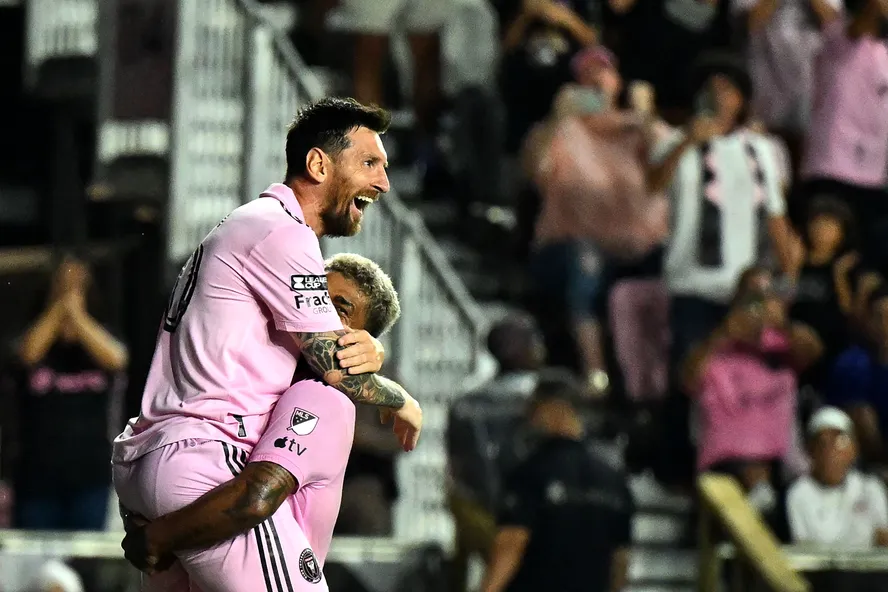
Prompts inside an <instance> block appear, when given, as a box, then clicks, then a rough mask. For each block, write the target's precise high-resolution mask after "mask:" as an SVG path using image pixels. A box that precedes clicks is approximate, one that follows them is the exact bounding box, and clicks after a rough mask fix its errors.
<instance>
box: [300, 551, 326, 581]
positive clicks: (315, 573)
mask: <svg viewBox="0 0 888 592" xmlns="http://www.w3.org/2000/svg"><path fill="white" fill-rule="evenodd" d="M299 573H301V574H302V577H303V578H305V581H306V582H308V583H310V584H317V583H318V582H320V581H321V566H320V565H318V560H317V559H316V558H315V555H314V553H312V551H311V549H303V550H302V553H301V554H300V555H299Z"/></svg>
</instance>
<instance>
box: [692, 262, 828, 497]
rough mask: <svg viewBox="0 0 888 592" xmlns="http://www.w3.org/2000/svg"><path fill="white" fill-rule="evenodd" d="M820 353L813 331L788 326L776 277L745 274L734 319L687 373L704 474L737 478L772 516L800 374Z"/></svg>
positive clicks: (695, 353) (697, 353) (700, 349)
mask: <svg viewBox="0 0 888 592" xmlns="http://www.w3.org/2000/svg"><path fill="white" fill-rule="evenodd" d="M821 350H822V345H821V344H820V342H819V340H818V339H817V336H816V335H815V334H814V332H813V331H812V330H811V329H810V328H808V327H806V326H804V325H802V324H800V323H791V322H789V321H788V319H787V316H786V314H785V306H784V303H783V302H782V300H781V299H780V298H779V295H778V294H777V293H776V292H775V291H774V289H773V287H772V284H771V277H770V274H769V273H768V272H767V271H766V270H763V269H759V268H752V269H750V270H748V271H746V272H745V273H744V274H743V275H742V276H741V280H740V285H739V287H738V290H737V293H736V295H735V297H734V300H733V302H732V303H731V306H730V309H729V312H728V315H727V318H726V319H725V321H724V322H723V323H722V324H721V325H720V326H719V327H718V328H717V329H716V330H715V331H714V332H713V333H712V335H710V337H709V339H707V340H706V341H705V342H703V343H702V344H700V345H698V346H697V347H696V348H695V349H694V350H692V353H691V354H690V355H689V357H688V361H687V364H686V365H685V368H684V388H685V390H686V392H688V393H690V394H691V396H692V397H694V399H695V403H696V407H697V410H698V411H699V426H698V427H699V441H698V456H697V469H698V470H699V471H709V470H718V471H724V472H729V473H733V474H736V475H737V476H738V477H739V478H740V481H741V482H742V483H743V484H744V486H745V487H746V488H747V490H748V491H749V497H750V501H751V502H752V503H753V504H754V505H755V506H757V507H758V508H759V509H760V510H762V511H769V510H772V509H773V508H774V506H775V504H776V501H777V496H776V492H775V490H774V487H773V485H772V483H773V480H774V479H773V477H774V475H775V473H774V471H773V467H774V465H775V464H776V463H779V462H781V461H783V460H784V459H785V458H786V457H787V456H788V455H789V454H790V452H791V444H792V442H791V434H792V433H793V424H794V422H795V409H796V400H795V396H796V390H797V384H796V373H797V372H799V371H801V370H804V369H805V368H807V367H809V366H810V365H811V364H812V363H814V362H815V361H816V360H817V358H818V357H819V356H820V354H821Z"/></svg>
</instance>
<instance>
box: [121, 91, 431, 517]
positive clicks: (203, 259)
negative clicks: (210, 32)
mask: <svg viewBox="0 0 888 592" xmlns="http://www.w3.org/2000/svg"><path fill="white" fill-rule="evenodd" d="M388 123H389V115H388V114H387V113H386V112H385V111H382V110H380V109H377V108H373V107H365V106H363V105H361V104H359V103H357V102H356V101H353V100H351V99H323V100H321V101H318V102H316V103H314V104H312V105H310V106H309V107H307V108H305V109H303V110H302V111H300V112H299V114H297V116H296V119H295V120H294V122H293V124H292V125H291V127H290V130H289V132H288V134H287V145H286V152H287V173H286V178H285V180H284V183H276V184H274V185H272V186H270V187H269V188H268V189H267V190H266V191H265V192H263V193H262V194H261V195H260V196H259V199H255V200H253V201H251V202H250V203H248V204H245V205H243V206H241V207H239V208H237V209H236V210H234V212H232V213H231V214H230V215H229V216H228V217H227V218H225V219H224V220H223V221H222V222H221V223H220V224H219V225H218V226H217V227H216V228H215V229H213V230H212V231H211V232H210V233H209V234H208V235H207V237H206V238H205V239H204V240H203V242H202V243H201V244H200V245H199V246H198V248H197V249H196V250H195V252H194V253H193V254H192V256H191V257H190V258H189V260H188V262H186V264H185V266H184V268H183V270H182V272H181V274H180V275H179V279H178V281H177V283H176V286H175V288H174V290H173V294H172V295H171V297H170V301H169V304H168V307H167V311H166V315H165V318H164V321H163V328H162V331H161V332H160V335H159V337H158V340H157V347H156V349H155V353H154V359H153V361H152V363H151V369H150V371H149V374H148V379H147V381H146V385H145V391H144V394H143V396H142V404H141V411H140V414H139V416H138V417H137V418H134V419H132V420H130V422H129V423H128V425H127V427H126V428H125V429H124V431H123V433H122V434H121V435H120V436H118V437H117V439H116V440H115V442H114V449H113V456H112V460H113V463H114V465H115V477H116V478H115V487H116V489H117V492H118V496H119V498H120V500H121V503H122V504H123V505H124V506H126V507H130V508H131V509H135V510H137V511H138V509H139V507H138V506H139V505H141V503H142V502H144V500H145V499H148V498H151V497H156V496H158V495H160V494H161V493H162V494H163V496H165V499H167V500H169V503H168V504H166V505H164V504H159V505H158V506H157V507H156V509H157V511H158V513H160V514H166V513H169V512H172V511H174V510H176V509H178V508H180V507H182V506H184V505H186V504H188V503H190V502H191V501H193V500H194V499H196V498H197V497H199V496H200V495H202V494H203V493H206V491H209V490H210V489H212V488H213V487H215V486H216V485H219V483H214V482H212V481H211V480H207V481H206V482H204V483H202V486H201V487H195V485H194V483H195V481H194V479H193V477H194V474H192V473H190V472H189V474H187V475H182V476H181V478H179V477H177V476H176V475H175V474H174V473H173V472H170V473H169V474H168V475H167V478H168V479H167V480H166V481H165V482H164V483H162V484H158V489H156V490H154V491H143V490H140V489H139V486H138V484H134V483H129V482H127V480H126V479H124V478H122V476H123V475H129V474H132V473H134V472H135V470H134V468H133V466H134V465H135V464H138V463H140V462H142V461H143V460H144V459H145V457H146V456H147V455H149V454H152V453H153V455H155V456H156V455H158V454H160V455H163V456H164V457H165V458H168V459H170V460H171V459H173V458H174V457H175V455H177V454H182V453H183V451H186V450H187V451H189V454H191V455H192V456H193V455H194V451H195V450H198V451H200V452H201V453H202V454H203V456H204V463H208V464H213V463H215V464H216V465H218V466H223V467H227V463H228V462H230V459H228V458H226V456H225V455H224V454H223V447H222V445H221V444H220V442H222V443H225V444H226V446H228V447H229V448H233V449H234V450H236V451H242V450H250V449H252V447H253V446H255V445H256V443H257V442H258V439H259V436H260V434H261V433H262V431H263V430H264V428H265V424H266V423H267V421H268V417H269V413H270V412H271V410H272V409H273V407H274V405H275V403H276V402H277V401H278V399H279V398H280V396H281V394H282V393H283V392H284V391H285V390H286V389H287V388H289V386H290V385H291V383H292V379H293V376H294V373H295V370H296V364H297V361H298V360H299V359H300V357H301V358H304V360H305V363H306V365H307V366H308V367H309V368H311V370H312V371H313V373H314V374H315V375H316V376H318V377H319V378H321V379H322V380H323V381H324V382H326V383H327V384H329V385H330V386H332V387H334V388H336V389H337V390H339V391H340V392H342V393H343V394H344V395H345V396H347V397H348V398H350V399H351V400H352V401H354V402H356V403H367V404H372V405H376V406H379V407H380V408H381V410H382V411H381V412H382V413H383V415H384V416H387V415H389V414H391V415H393V416H394V431H395V434H396V435H397V437H398V438H399V440H400V442H401V445H402V446H403V448H404V449H405V450H412V449H413V448H414V447H415V446H416V443H417V441H418V438H419V434H420V430H421V427H422V411H421V409H420V407H419V405H418V404H417V403H416V401H415V400H414V399H413V398H412V397H411V396H410V395H409V394H407V392H406V391H405V390H404V389H403V388H402V387H401V386H399V385H398V384H397V383H395V382H393V381H391V380H388V379H386V378H384V377H382V376H379V375H377V374H375V373H374V372H375V371H377V370H378V369H379V367H380V366H381V363H382V358H383V353H382V348H381V346H379V343H378V341H376V340H375V339H372V338H371V337H370V336H369V335H368V334H367V333H366V332H349V331H346V330H344V329H343V328H342V323H341V321H340V319H339V316H338V315H337V313H336V310H335V308H334V307H333V306H332V303H331V300H330V295H329V293H328V291H327V278H326V275H325V273H324V264H323V259H322V257H321V252H320V244H319V242H318V237H319V236H325V235H327V236H343V235H345V236H348V235H353V234H355V233H356V232H358V230H359V229H360V223H361V218H362V216H363V211H364V209H365V208H366V207H367V206H368V205H369V204H371V203H373V202H374V201H376V200H377V199H378V198H379V196H380V195H381V194H382V193H385V192H386V191H388V189H389V182H388V177H387V175H386V171H385V166H386V160H387V157H386V153H385V150H384V149H383V147H382V142H381V140H380V138H379V134H380V133H383V132H385V130H386V129H387V127H388ZM267 479H268V480H267V481H266V482H264V484H263V485H262V488H263V490H264V491H265V492H270V491H273V490H275V488H276V487H278V486H280V483H277V482H275V481H274V475H270V476H267ZM202 487H205V489H202ZM269 528H270V530H272V531H273V530H274V523H273V522H271V523H270V525H269Z"/></svg>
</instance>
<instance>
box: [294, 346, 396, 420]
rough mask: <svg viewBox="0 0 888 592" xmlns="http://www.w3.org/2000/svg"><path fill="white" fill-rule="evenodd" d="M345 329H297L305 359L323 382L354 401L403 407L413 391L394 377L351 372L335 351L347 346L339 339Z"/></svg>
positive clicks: (380, 405) (379, 405)
mask: <svg viewBox="0 0 888 592" xmlns="http://www.w3.org/2000/svg"><path fill="white" fill-rule="evenodd" d="M346 333H347V332H346V331H330V332H327V333H295V334H294V336H295V338H296V341H297V342H298V343H299V348H300V350H301V351H302V355H303V356H304V357H305V361H306V362H308V365H309V366H310V367H311V369H312V370H313V371H314V373H315V374H316V375H317V376H318V377H319V378H321V379H322V380H323V381H324V382H326V383H327V384H329V385H330V386H332V387H333V388H335V389H336V390H338V391H340V392H342V393H343V394H345V396H347V397H348V398H349V399H351V400H352V401H354V402H355V403H366V404H368V405H376V406H378V407H391V408H394V409H400V408H401V407H403V406H404V404H405V403H406V401H407V399H408V398H409V397H410V395H408V394H407V392H406V391H405V390H404V389H403V388H402V387H401V385H399V384H398V383H396V382H395V381H393V380H389V379H388V378H385V377H383V376H379V375H378V374H349V373H348V372H347V371H346V370H345V369H344V368H343V367H342V365H341V364H340V363H339V359H338V358H337V356H336V354H337V352H338V351H340V350H342V349H344V348H343V347H342V346H340V345H339V344H338V343H337V342H338V340H339V338H340V337H342V336H343V335H345V334H346Z"/></svg>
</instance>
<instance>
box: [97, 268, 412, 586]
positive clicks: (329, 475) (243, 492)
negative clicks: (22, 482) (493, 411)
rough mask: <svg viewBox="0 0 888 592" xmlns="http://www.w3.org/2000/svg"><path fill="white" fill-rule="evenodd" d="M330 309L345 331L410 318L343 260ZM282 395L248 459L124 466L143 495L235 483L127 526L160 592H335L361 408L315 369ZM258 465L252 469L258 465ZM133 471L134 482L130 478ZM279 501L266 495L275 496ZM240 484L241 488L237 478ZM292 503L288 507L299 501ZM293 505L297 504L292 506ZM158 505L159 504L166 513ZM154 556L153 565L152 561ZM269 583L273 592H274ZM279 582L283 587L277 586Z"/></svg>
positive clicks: (369, 271)
mask: <svg viewBox="0 0 888 592" xmlns="http://www.w3.org/2000/svg"><path fill="white" fill-rule="evenodd" d="M326 271H327V281H328V285H329V291H330V299H331V301H332V303H333V306H334V307H335V308H336V311H337V313H338V314H339V316H340V318H341V319H342V323H343V325H344V326H346V327H350V328H353V329H360V330H366V331H368V332H369V333H370V334H371V335H373V336H374V337H379V336H381V335H382V334H383V333H385V332H386V331H387V330H388V329H389V328H391V326H392V325H393V324H394V323H395V321H397V319H398V316H399V315H400V305H399V303H398V294H397V292H396V291H395V289H394V286H392V282H391V280H390V279H389V277H388V276H387V275H386V274H385V273H384V272H383V271H382V270H381V269H380V268H379V266H378V265H376V264H375V263H374V262H372V261H370V260H369V259H367V258H365V257H361V256H360V255H353V254H347V253H346V254H339V255H336V256H334V257H332V258H331V259H329V260H328V261H327V262H326ZM297 374H298V378H299V379H298V380H297V381H296V382H295V383H294V384H293V386H291V387H290V388H289V389H287V391H286V392H285V393H284V394H283V396H282V397H281V398H280V400H279V401H278V403H277V405H276V406H275V408H274V411H273V412H272V414H271V417H270V419H269V421H268V424H267V426H266V427H265V430H264V431H263V433H262V436H261V438H260V439H259V442H258V443H257V444H256V446H255V447H254V448H253V449H252V451H249V454H248V451H247V450H237V449H235V448H234V447H232V446H229V445H228V444H226V443H224V442H217V443H216V445H217V447H218V448H219V450H220V452H222V454H223V455H224V456H225V458H226V460H227V466H218V465H217V464H215V463H205V462H204V457H205V454H204V451H203V450H201V448H200V447H196V448H185V449H184V450H182V451H181V452H179V453H177V454H173V455H168V454H167V453H166V452H165V451H162V450H161V451H156V452H154V453H151V454H149V455H148V456H147V457H146V460H145V461H144V462H142V463H138V464H137V465H136V466H131V467H129V468H123V467H115V473H116V475H117V476H118V478H119V479H120V480H125V481H127V482H130V483H137V484H138V489H141V490H143V491H154V490H160V489H161V488H159V487H158V484H160V483H164V482H166V481H169V479H168V477H167V475H168V474H169V473H172V474H174V475H182V474H187V475H188V478H190V479H192V481H193V487H194V488H195V489H202V488H203V487H205V486H204V485H203V483H204V482H205V481H210V482H212V483H222V482H224V484H222V485H220V486H218V487H216V488H215V489H213V490H212V491H210V492H209V493H206V494H204V495H203V496H201V497H200V498H199V499H198V500H197V501H195V502H193V503H191V504H189V505H187V506H186V507H184V508H181V509H179V510H177V511H175V512H172V513H171V514H166V515H164V516H160V517H157V518H156V519H155V520H154V521H152V522H150V523H147V524H139V522H141V521H140V520H137V519H131V520H128V521H127V536H126V538H125V539H124V542H123V548H124V549H125V550H126V557H127V558H128V559H130V560H131V561H133V562H134V563H135V564H137V566H139V567H142V568H145V567H147V566H146V563H151V564H154V565H158V564H167V563H169V562H170V561H171V560H172V558H173V557H172V554H173V553H175V554H176V555H177V556H179V557H181V558H182V561H181V562H180V563H176V564H172V565H171V567H170V569H169V571H162V572H157V573H154V571H153V570H152V569H148V571H149V572H152V573H151V577H150V578H149V579H148V582H150V586H146V588H150V589H156V590H159V589H163V590H165V591H166V592H177V591H182V592H185V591H188V590H192V591H193V590H195V588H196V587H199V588H200V590H201V591H202V592H241V591H244V590H262V589H263V585H265V587H264V589H265V590H266V591H268V590H274V591H275V592H277V589H280V590H287V591H288V592H289V591H290V590H306V591H308V590H314V591H316V592H317V591H320V590H325V589H326V582H325V580H324V577H323V573H322V569H323V566H324V561H325V559H326V556H327V552H328V550H329V548H330V542H331V540H332V538H333V526H334V525H335V523H336V517H337V515H338V513H339V504H340V500H341V498H342V484H343V478H344V476H345V468H346V465H347V464H348V457H349V453H350V452H351V446H352V441H353V439H354V431H355V405H354V403H353V402H352V401H351V400H350V399H349V398H347V397H345V396H344V395H343V394H341V393H340V392H338V391H337V390H335V389H334V388H333V387H331V386H328V385H326V384H324V383H323V382H321V381H320V380H318V379H317V378H316V377H314V376H313V375H312V374H311V372H305V369H304V368H300V369H299V370H297ZM248 457H249V460H247V459H248ZM128 471H131V474H125V473H127V472H128ZM269 476H271V477H272V478H271V479H270V481H271V482H273V483H274V484H277V483H280V486H276V485H274V486H272V487H271V489H272V492H271V493H266V494H263V495H259V494H258V492H259V491H262V490H264V489H268V486H266V485H265V483H266V482H267V481H269V478H268V477H269ZM232 477H233V478H232ZM166 497H167V496H166V494H165V493H163V492H162V491H160V493H159V494H158V495H156V496H154V497H153V498H152V499H150V500H143V503H141V504H140V505H139V506H137V507H138V508H139V510H140V511H142V512H144V513H146V514H147V515H151V516H155V515H157V514H158V511H157V507H158V506H162V505H167V504H169V502H165V500H164V498H166ZM288 498H289V500H288ZM285 501H289V503H285ZM158 502H159V504H158ZM147 557H150V558H151V561H150V562H146V561H145V559H146V558H147ZM266 582H267V584H266ZM272 582H274V584H275V586H277V583H278V582H281V583H282V584H283V587H281V586H277V587H274V586H272V587H269V586H271V584H272Z"/></svg>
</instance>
